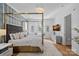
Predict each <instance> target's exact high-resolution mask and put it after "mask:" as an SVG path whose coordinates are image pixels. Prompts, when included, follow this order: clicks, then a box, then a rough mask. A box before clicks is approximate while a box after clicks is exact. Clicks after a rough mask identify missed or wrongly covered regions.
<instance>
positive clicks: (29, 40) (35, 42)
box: [9, 37, 42, 49]
mask: <svg viewBox="0 0 79 59" xmlns="http://www.w3.org/2000/svg"><path fill="white" fill-rule="evenodd" d="M9 42H10V43H13V46H33V47H40V48H41V49H42V38H41V37H26V38H23V39H16V40H9Z"/></svg>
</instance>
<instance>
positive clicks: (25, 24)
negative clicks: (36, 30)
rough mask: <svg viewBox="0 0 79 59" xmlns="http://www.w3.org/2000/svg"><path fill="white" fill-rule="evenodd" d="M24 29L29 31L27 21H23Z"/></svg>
mask: <svg viewBox="0 0 79 59" xmlns="http://www.w3.org/2000/svg"><path fill="white" fill-rule="evenodd" d="M23 30H24V31H27V22H23Z"/></svg>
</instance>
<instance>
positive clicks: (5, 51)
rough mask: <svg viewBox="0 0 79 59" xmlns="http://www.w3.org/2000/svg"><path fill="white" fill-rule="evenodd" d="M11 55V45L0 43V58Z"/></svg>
mask: <svg viewBox="0 0 79 59" xmlns="http://www.w3.org/2000/svg"><path fill="white" fill-rule="evenodd" d="M11 55H13V45H12V43H0V56H11Z"/></svg>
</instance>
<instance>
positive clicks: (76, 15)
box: [54, 4, 79, 45]
mask: <svg viewBox="0 0 79 59" xmlns="http://www.w3.org/2000/svg"><path fill="white" fill-rule="evenodd" d="M77 5H78V4H72V5H68V6H66V7H62V8H60V9H58V11H57V13H55V15H54V16H55V24H60V25H61V31H60V34H59V35H61V36H62V37H63V42H62V44H63V45H65V44H66V41H65V39H64V38H65V36H64V34H65V32H64V17H65V16H67V15H69V14H71V15H72V16H71V17H72V18H71V20H72V28H73V27H74V26H78V25H79V24H78V21H79V20H78V19H79V7H78V6H79V5H78V6H77ZM74 8H76V9H78V10H77V11H75V12H74V11H73V9H74ZM57 35H58V34H57Z"/></svg>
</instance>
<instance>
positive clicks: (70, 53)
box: [55, 44, 78, 56]
mask: <svg viewBox="0 0 79 59" xmlns="http://www.w3.org/2000/svg"><path fill="white" fill-rule="evenodd" d="M55 47H56V48H57V49H58V50H59V51H60V52H61V53H62V54H63V55H64V56H78V55H77V54H75V53H74V52H73V51H71V46H66V45H62V44H55Z"/></svg>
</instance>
